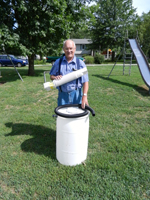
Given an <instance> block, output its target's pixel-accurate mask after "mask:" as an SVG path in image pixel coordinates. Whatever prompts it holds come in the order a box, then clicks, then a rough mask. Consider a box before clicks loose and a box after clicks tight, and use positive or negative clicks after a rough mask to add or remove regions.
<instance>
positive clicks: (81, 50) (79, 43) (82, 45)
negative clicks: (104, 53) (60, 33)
mask: <svg viewBox="0 0 150 200" xmlns="http://www.w3.org/2000/svg"><path fill="white" fill-rule="evenodd" d="M71 40H73V41H74V42H75V44H76V51H75V55H76V56H77V57H80V56H82V55H83V54H87V55H91V54H92V50H88V49H87V45H88V44H91V42H92V41H91V40H90V39H71Z"/></svg>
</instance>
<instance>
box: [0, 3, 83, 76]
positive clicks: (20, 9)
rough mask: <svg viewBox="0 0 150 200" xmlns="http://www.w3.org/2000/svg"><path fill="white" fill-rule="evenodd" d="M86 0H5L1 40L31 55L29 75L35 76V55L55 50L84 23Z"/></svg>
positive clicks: (7, 45)
mask: <svg viewBox="0 0 150 200" xmlns="http://www.w3.org/2000/svg"><path fill="white" fill-rule="evenodd" d="M85 2H86V1H84V0H76V1H73V0H54V1H51V0H34V1H28V0H3V1H2V4H1V6H0V11H2V13H1V14H0V16H3V17H2V18H1V22H2V23H1V25H0V42H1V43H4V44H5V46H6V49H8V48H9V49H11V48H13V49H14V48H15V49H18V50H19V51H20V52H23V53H26V54H27V55H28V58H29V70H28V75H34V56H35V54H36V53H37V52H38V53H40V54H47V53H48V52H51V53H52V52H56V50H57V49H59V48H60V46H62V41H63V40H64V39H66V38H68V37H69V35H70V33H71V31H72V30H73V29H75V28H76V27H79V26H80V25H81V23H80V19H81V18H82V17H83V16H84V15H85V13H84V10H83V9H82V5H84V3H85Z"/></svg>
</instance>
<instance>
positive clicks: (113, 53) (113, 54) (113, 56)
mask: <svg viewBox="0 0 150 200" xmlns="http://www.w3.org/2000/svg"><path fill="white" fill-rule="evenodd" d="M114 60H115V51H112V61H114Z"/></svg>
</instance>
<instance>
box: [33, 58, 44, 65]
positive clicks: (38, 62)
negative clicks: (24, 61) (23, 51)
mask: <svg viewBox="0 0 150 200" xmlns="http://www.w3.org/2000/svg"><path fill="white" fill-rule="evenodd" d="M34 64H35V65H43V64H46V59H43V60H34Z"/></svg>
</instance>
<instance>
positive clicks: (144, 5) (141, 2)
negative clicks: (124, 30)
mask: <svg viewBox="0 0 150 200" xmlns="http://www.w3.org/2000/svg"><path fill="white" fill-rule="evenodd" d="M132 2H133V4H132V5H133V7H134V8H137V9H136V11H137V14H138V15H139V16H141V15H142V13H143V12H144V13H148V12H149V11H150V0H132Z"/></svg>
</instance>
